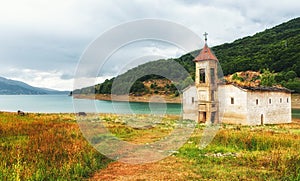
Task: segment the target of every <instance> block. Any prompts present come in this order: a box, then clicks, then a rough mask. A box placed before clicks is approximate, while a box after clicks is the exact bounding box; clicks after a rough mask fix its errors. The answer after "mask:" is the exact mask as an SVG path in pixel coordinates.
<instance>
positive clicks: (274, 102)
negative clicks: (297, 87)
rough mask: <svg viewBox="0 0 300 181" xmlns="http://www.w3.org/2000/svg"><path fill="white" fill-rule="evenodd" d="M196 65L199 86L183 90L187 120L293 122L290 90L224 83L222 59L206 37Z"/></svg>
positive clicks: (196, 84) (196, 80)
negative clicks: (220, 72) (222, 80)
mask: <svg viewBox="0 0 300 181" xmlns="http://www.w3.org/2000/svg"><path fill="white" fill-rule="evenodd" d="M205 35H207V34H205ZM194 62H195V64H196V66H195V67H196V71H195V72H196V75H195V85H194V86H189V87H187V88H186V89H184V90H183V119H191V120H195V121H198V122H209V123H219V122H222V123H229V124H241V125H263V124H280V123H290V122H291V91H290V90H288V89H285V88H275V87H241V86H238V85H235V84H226V83H220V81H219V77H218V65H219V63H218V59H217V57H216V56H215V55H214V54H213V53H212V51H211V50H210V48H209V47H208V46H207V37H206V36H205V45H204V47H203V49H202V50H201V52H200V53H199V55H198V56H197V57H196V58H195V59H194Z"/></svg>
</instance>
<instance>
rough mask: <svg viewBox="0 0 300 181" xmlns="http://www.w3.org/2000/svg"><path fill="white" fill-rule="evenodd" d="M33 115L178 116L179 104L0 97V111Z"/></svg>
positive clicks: (179, 111)
mask: <svg viewBox="0 0 300 181" xmlns="http://www.w3.org/2000/svg"><path fill="white" fill-rule="evenodd" d="M17 110H22V111H24V112H34V113H74V112H80V111H84V112H97V113H136V114H150V113H152V114H153V113H155V114H163V113H164V112H165V113H166V114H180V113H181V104H162V103H150V104H149V103H140V102H130V103H129V102H116V101H113V102H112V101H101V100H87V99H73V98H72V97H70V96H67V95H0V111H9V112H16V111H17Z"/></svg>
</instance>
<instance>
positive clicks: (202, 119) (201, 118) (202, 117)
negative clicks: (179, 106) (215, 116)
mask: <svg viewBox="0 0 300 181" xmlns="http://www.w3.org/2000/svg"><path fill="white" fill-rule="evenodd" d="M198 122H199V123H205V122H206V112H202V111H201V112H200V111H199V117H198Z"/></svg>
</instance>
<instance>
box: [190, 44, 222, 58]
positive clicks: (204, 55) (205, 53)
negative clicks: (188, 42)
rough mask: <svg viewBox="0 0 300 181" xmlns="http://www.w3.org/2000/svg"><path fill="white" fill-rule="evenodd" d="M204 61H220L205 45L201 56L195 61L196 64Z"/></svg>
mask: <svg viewBox="0 0 300 181" xmlns="http://www.w3.org/2000/svg"><path fill="white" fill-rule="evenodd" d="M202 60H216V61H218V59H217V57H216V56H215V55H214V54H213V53H212V51H211V50H210V48H209V47H208V46H207V44H206V43H205V45H204V47H203V49H202V50H201V52H200V53H199V55H198V56H197V57H196V58H195V59H194V62H199V61H202Z"/></svg>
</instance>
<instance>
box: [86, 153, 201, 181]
mask: <svg viewBox="0 0 300 181" xmlns="http://www.w3.org/2000/svg"><path fill="white" fill-rule="evenodd" d="M186 162H187V160H183V159H181V158H178V157H174V156H170V157H167V158H165V159H164V160H161V161H159V162H155V163H147V164H137V165H131V164H126V163H121V162H113V163H111V164H109V166H108V167H107V168H106V169H103V170H101V171H99V172H98V173H96V174H95V175H94V176H93V177H92V178H90V180H185V179H186V178H187V177H189V176H192V178H197V177H199V176H197V175H195V174H194V173H193V172H192V170H190V169H189V168H188V167H187V163H186ZM199 179H200V177H199Z"/></svg>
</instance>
